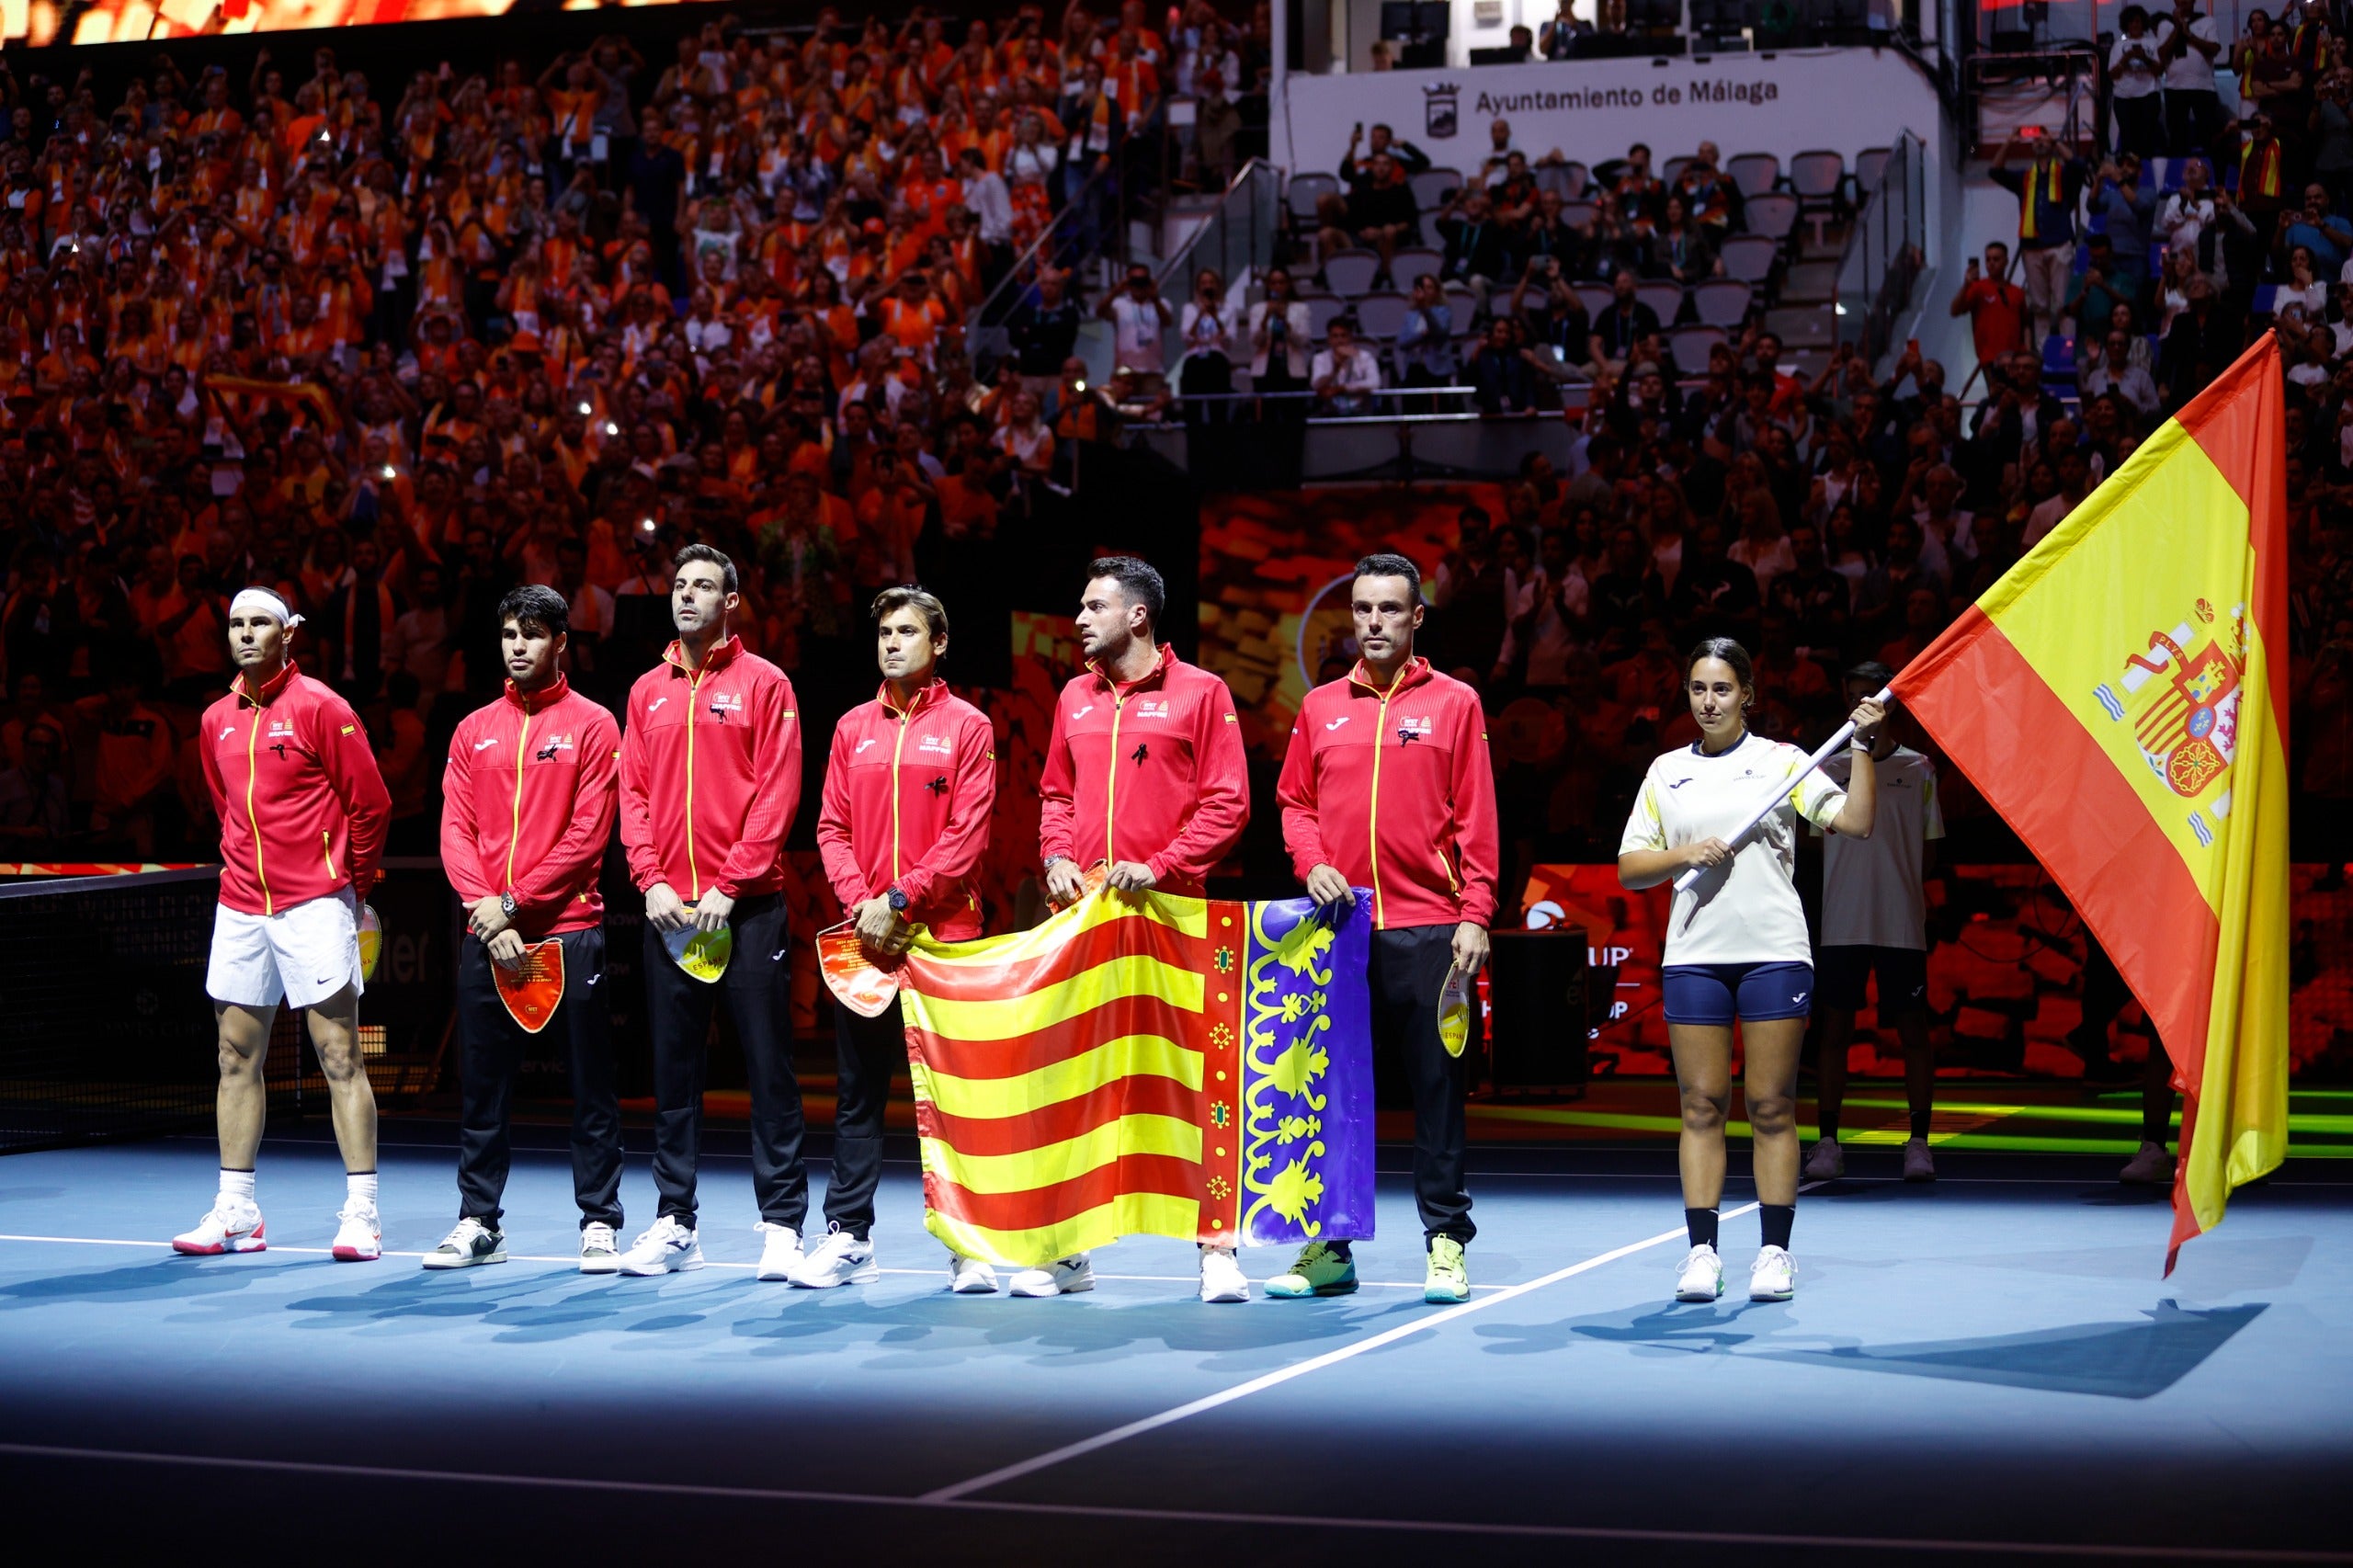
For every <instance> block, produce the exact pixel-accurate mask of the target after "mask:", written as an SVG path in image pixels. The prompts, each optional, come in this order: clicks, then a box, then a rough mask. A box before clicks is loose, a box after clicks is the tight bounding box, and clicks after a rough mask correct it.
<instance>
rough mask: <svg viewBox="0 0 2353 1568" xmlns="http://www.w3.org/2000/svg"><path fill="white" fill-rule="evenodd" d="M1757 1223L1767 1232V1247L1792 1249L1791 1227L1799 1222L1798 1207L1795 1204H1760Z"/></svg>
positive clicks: (1783, 1249) (1757, 1210) (1757, 1211)
mask: <svg viewBox="0 0 2353 1568" xmlns="http://www.w3.org/2000/svg"><path fill="white" fill-rule="evenodd" d="M1756 1215H1757V1223H1758V1224H1759V1226H1761V1227H1762V1229H1763V1230H1764V1232H1765V1245H1767V1246H1768V1247H1779V1248H1780V1249H1781V1250H1782V1251H1783V1252H1787V1251H1788V1250H1789V1249H1790V1226H1792V1225H1794V1224H1796V1223H1797V1222H1798V1206H1797V1205H1796V1204H1794V1203H1760V1204H1758V1205H1757V1206H1756Z"/></svg>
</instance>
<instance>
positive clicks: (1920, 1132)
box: [1912, 1105, 1937, 1139]
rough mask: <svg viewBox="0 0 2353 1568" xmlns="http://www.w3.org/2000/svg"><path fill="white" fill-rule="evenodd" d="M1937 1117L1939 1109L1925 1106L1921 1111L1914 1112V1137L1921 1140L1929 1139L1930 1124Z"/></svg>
mask: <svg viewBox="0 0 2353 1568" xmlns="http://www.w3.org/2000/svg"><path fill="white" fill-rule="evenodd" d="M1936 1115H1937V1108H1936V1107H1934V1106H1925V1105H1924V1106H1922V1107H1921V1108H1919V1109H1917V1110H1915V1111H1914V1112H1913V1113H1912V1136H1913V1137H1915V1138H1920V1139H1925V1138H1927V1136H1928V1124H1929V1123H1930V1122H1931V1121H1933V1120H1935V1119H1936Z"/></svg>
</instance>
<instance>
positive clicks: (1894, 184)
mask: <svg viewBox="0 0 2353 1568" xmlns="http://www.w3.org/2000/svg"><path fill="white" fill-rule="evenodd" d="M1927 176H1928V169H1927V148H1926V147H1925V146H1924V145H1923V144H1922V142H1920V139H1919V138H1918V137H1916V136H1914V135H1913V134H1912V133H1911V132H1910V131H1905V132H1904V133H1903V134H1902V135H1900V136H1898V137H1897V138H1896V140H1895V145H1894V147H1893V148H1892V149H1891V150H1890V151H1889V153H1888V157H1887V164H1886V166H1885V167H1884V168H1883V169H1882V170H1881V174H1880V182H1879V187H1878V188H1877V189H1875V190H1873V191H1872V192H1871V193H1870V195H1869V196H1868V197H1866V198H1865V199H1864V200H1863V205H1862V210H1860V211H1859V212H1857V213H1856V215H1855V222H1854V225H1853V227H1851V228H1850V229H1848V230H1847V243H1846V246H1845V248H1844V250H1842V251H1841V253H1840V255H1839V257H1838V292H1837V302H1838V311H1837V328H1838V338H1839V341H1840V342H1842V343H1852V344H1854V345H1856V346H1857V347H1858V348H1859V349H1860V350H1861V352H1862V355H1863V358H1865V359H1866V360H1868V361H1870V362H1871V363H1874V364H1876V363H1877V362H1878V360H1879V358H1880V357H1881V355H1883V354H1885V353H1886V352H1887V349H1888V347H1889V345H1890V341H1891V339H1892V338H1893V335H1894V330H1895V324H1896V323H1897V322H1898V321H1899V320H1901V319H1902V318H1903V316H1904V312H1905V311H1906V310H1907V309H1908V308H1909V307H1910V305H1911V302H1912V291H1913V290H1914V288H1915V286H1916V285H1917V284H1918V282H1919V278H1920V273H1921V271H1922V269H1923V268H1924V267H1925V266H1926V264H1927V237H1928V188H1927Z"/></svg>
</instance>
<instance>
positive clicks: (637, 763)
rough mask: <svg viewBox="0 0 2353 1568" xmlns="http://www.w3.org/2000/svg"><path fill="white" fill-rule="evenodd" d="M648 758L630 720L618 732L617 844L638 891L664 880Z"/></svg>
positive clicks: (633, 701)
mask: <svg viewBox="0 0 2353 1568" xmlns="http://www.w3.org/2000/svg"><path fill="white" fill-rule="evenodd" d="M629 700H630V707H631V710H632V711H634V710H635V708H636V706H637V691H636V688H635V687H631V690H630V694H629ZM650 767H652V759H651V758H650V757H649V756H647V755H646V741H645V733H644V728H643V722H642V720H641V721H632V722H631V724H630V726H629V727H628V728H627V729H625V730H623V731H622V732H621V761H620V818H621V848H622V849H623V850H624V851H625V852H626V853H627V854H628V856H629V880H630V881H632V882H635V883H636V884H637V890H638V892H649V891H651V890H652V888H653V886H654V883H656V882H658V881H664V880H665V879H664V877H663V875H662V856H661V852H660V851H659V850H657V849H655V848H654V803H653V800H652V798H651V795H650V793H649V790H650V788H651V781H650V780H649V778H648V777H647V774H648V770H649V769H650Z"/></svg>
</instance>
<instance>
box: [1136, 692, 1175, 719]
mask: <svg viewBox="0 0 2353 1568" xmlns="http://www.w3.org/2000/svg"><path fill="white" fill-rule="evenodd" d="M1136 717H1137V718H1139V719H1165V718H1167V717H1168V699H1166V698H1165V697H1164V698H1161V699H1158V700H1157V701H1155V700H1154V699H1152V698H1149V697H1147V698H1144V699H1142V700H1141V701H1139V702H1138V703H1137V704H1136Z"/></svg>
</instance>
